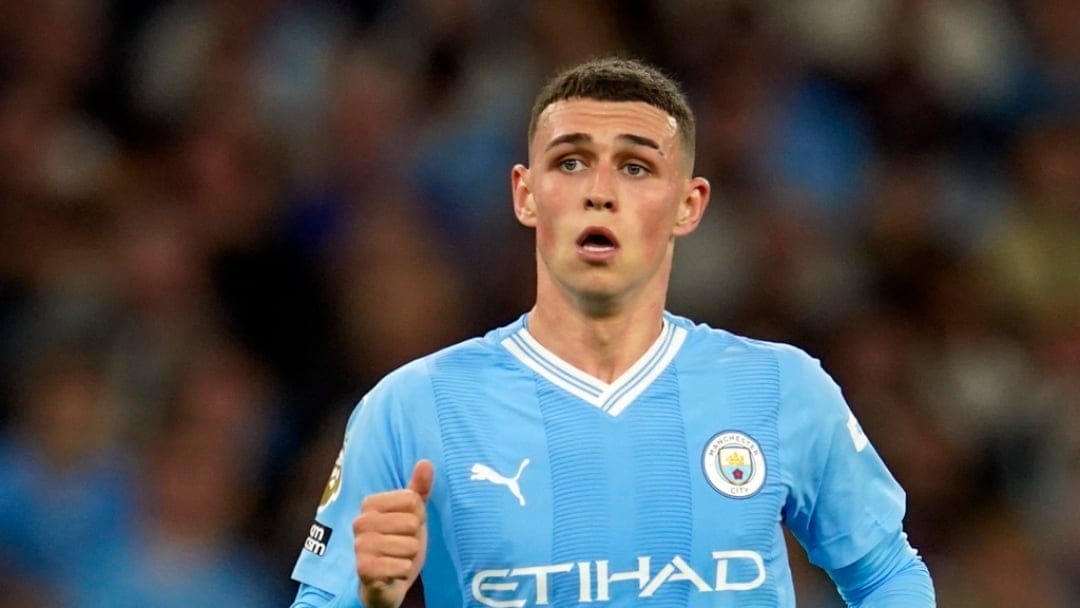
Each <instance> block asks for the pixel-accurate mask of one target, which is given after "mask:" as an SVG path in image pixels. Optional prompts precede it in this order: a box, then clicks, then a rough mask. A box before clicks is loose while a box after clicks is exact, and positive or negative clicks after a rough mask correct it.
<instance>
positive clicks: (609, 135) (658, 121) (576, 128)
mask: <svg viewBox="0 0 1080 608" xmlns="http://www.w3.org/2000/svg"><path fill="white" fill-rule="evenodd" d="M678 131H679V126H678V123H677V121H676V120H675V118H674V117H673V116H671V115H670V114H668V113H667V112H665V111H663V110H661V109H660V108H657V107H655V106H652V105H649V104H647V103H645V102H642V101H599V100H596V99H564V100H560V101H556V102H554V103H552V104H551V105H549V106H548V107H546V108H544V111H543V112H541V114H540V117H539V118H538V119H537V121H536V133H535V135H534V136H533V141H532V142H531V147H532V148H533V151H542V150H543V149H544V147H545V146H546V145H547V143H548V142H550V141H551V140H553V139H555V138H557V137H560V136H563V135H568V134H571V133H582V134H585V135H589V136H590V137H592V139H593V140H596V141H605V140H609V139H613V138H614V137H616V136H618V135H640V136H642V137H647V138H649V139H652V140H654V141H656V142H657V143H659V144H660V147H661V149H662V150H665V151H666V150H670V149H672V148H673V146H674V145H675V141H676V137H677V136H678Z"/></svg>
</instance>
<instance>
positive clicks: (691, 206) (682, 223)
mask: <svg viewBox="0 0 1080 608" xmlns="http://www.w3.org/2000/svg"><path fill="white" fill-rule="evenodd" d="M687 186H688V187H687V191H686V195H685V196H684V197H683V199H682V200H681V201H680V202H679V209H678V212H677V215H676V216H675V230H674V235H675V236H686V235H688V234H690V233H691V232H693V231H694V230H695V229H696V228H697V227H698V224H700V223H701V218H702V217H703V216H704V215H705V208H706V207H708V206H709V193H710V191H711V186H710V185H709V180H707V179H705V178H704V177H695V178H693V179H691V180H690V181H689V182H688V184H687Z"/></svg>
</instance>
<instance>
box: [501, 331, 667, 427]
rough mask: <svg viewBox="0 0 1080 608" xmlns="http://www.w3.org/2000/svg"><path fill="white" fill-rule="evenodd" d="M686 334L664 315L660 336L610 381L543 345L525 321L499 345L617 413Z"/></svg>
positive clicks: (554, 381)
mask: <svg viewBox="0 0 1080 608" xmlns="http://www.w3.org/2000/svg"><path fill="white" fill-rule="evenodd" d="M686 334H687V331H686V329H685V328H682V327H678V326H676V325H675V324H673V323H671V322H670V321H669V320H668V319H667V317H666V315H665V317H664V318H663V327H662V328H661V330H660V336H659V337H658V338H657V339H656V341H655V342H653V344H652V346H650V347H649V349H648V350H646V351H645V353H644V354H643V355H641V357H640V358H639V359H638V360H637V361H636V362H635V363H634V364H633V365H631V366H630V368H629V369H627V370H626V371H625V372H623V374H622V375H621V376H619V377H618V378H616V379H615V380H614V381H613V382H611V383H610V384H609V383H607V382H604V381H603V380H600V379H599V378H596V377H594V376H591V375H589V374H587V373H585V372H583V371H581V370H580V369H578V368H576V367H574V366H573V365H570V364H569V363H567V362H566V361H565V360H563V359H561V358H560V357H559V356H558V355H556V354H555V353H553V352H551V351H550V350H548V349H546V348H544V347H543V346H542V345H541V344H540V343H539V342H537V341H536V338H533V336H532V334H530V333H529V330H528V328H527V327H526V326H525V323H524V322H522V324H521V327H520V328H518V330H517V331H515V332H513V333H511V334H510V335H509V336H507V337H506V338H504V339H503V340H502V345H503V347H504V348H506V350H508V351H509V352H510V354H512V355H514V357H516V358H517V359H518V360H519V361H521V362H522V363H523V364H524V365H525V366H526V367H528V368H529V369H531V370H533V371H534V372H536V373H537V374H540V376H542V377H543V378H544V379H546V380H547V381H548V382H551V383H552V384H554V385H555V386H558V387H559V388H561V389H563V390H564V391H566V392H568V393H570V394H572V395H574V396H576V397H578V398H579V399H581V400H583V401H585V402H587V403H589V404H591V405H593V406H596V407H598V408H600V409H601V410H603V411H605V412H607V413H608V414H610V415H611V416H618V415H619V414H621V413H622V412H623V410H625V409H626V408H627V407H629V406H630V404H631V403H633V401H634V399H636V398H637V397H638V396H639V395H641V393H643V392H644V391H645V389H647V388H649V386H650V385H651V384H652V383H653V381H654V380H656V378H657V377H659V376H660V374H661V373H663V371H664V370H665V369H667V366H668V364H670V363H671V360H672V359H674V358H675V355H677V354H678V353H679V349H680V348H682V345H683V342H685V341H686Z"/></svg>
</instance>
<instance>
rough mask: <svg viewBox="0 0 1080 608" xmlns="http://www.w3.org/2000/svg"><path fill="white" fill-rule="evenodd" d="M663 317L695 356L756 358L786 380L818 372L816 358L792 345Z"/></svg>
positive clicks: (674, 317) (667, 316) (668, 315)
mask: <svg viewBox="0 0 1080 608" xmlns="http://www.w3.org/2000/svg"><path fill="white" fill-rule="evenodd" d="M665 318H666V319H668V321H669V322H671V323H673V324H674V325H675V326H676V327H679V328H682V329H683V330H685V331H686V347H687V349H688V350H689V351H690V352H691V353H692V354H693V355H694V356H697V357H701V356H713V357H717V358H736V359H756V360H759V361H760V362H761V363H762V364H767V365H769V364H771V365H774V366H775V367H776V368H777V371H778V372H779V373H780V374H781V375H783V376H785V377H787V376H801V375H803V374H807V373H810V374H812V373H813V372H814V370H815V369H816V370H819V371H820V369H821V364H820V362H819V361H818V360H817V359H815V358H814V357H812V356H811V355H810V354H808V353H807V352H806V351H804V350H803V349H801V348H799V347H798V346H794V345H792V344H787V343H784V342H772V341H769V340H759V339H756V338H750V337H747V336H741V335H738V334H735V333H732V332H730V331H727V330H724V329H717V328H715V327H711V326H710V325H708V324H705V323H694V322H693V321H690V320H689V319H686V318H684V317H679V316H676V315H671V314H666V315H665Z"/></svg>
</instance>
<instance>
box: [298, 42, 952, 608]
mask: <svg viewBox="0 0 1080 608" xmlns="http://www.w3.org/2000/svg"><path fill="white" fill-rule="evenodd" d="M693 158H694V118H693V115H692V114H691V111H690V109H689V107H688V105H687V102H686V100H685V98H684V97H683V94H682V93H681V92H680V90H679V88H678V86H677V85H676V84H675V83H674V82H672V81H671V80H670V79H668V78H667V77H665V76H664V75H662V74H661V73H660V72H658V71H657V70H655V69H653V68H651V67H649V66H646V65H644V64H641V63H638V62H635V61H630V60H623V59H603V60H596V61H592V62H589V63H585V64H582V65H579V66H577V67H574V68H571V69H570V70H568V71H565V72H563V73H562V74H559V75H558V76H556V77H555V78H554V79H553V80H552V81H551V82H550V83H548V85H547V86H546V87H545V88H544V89H543V90H542V91H541V92H540V94H539V97H538V98H537V100H536V103H535V105H534V107H533V112H532V118H531V122H530V125H529V164H528V166H524V165H517V166H515V167H514V168H513V170H512V173H511V185H512V189H513V201H514V212H515V213H516V214H517V218H518V220H519V221H520V222H521V223H522V224H524V225H525V226H528V227H530V228H533V229H534V230H535V236H536V260H537V264H536V269H537V292H536V303H535V306H534V307H533V308H532V309H531V310H530V311H528V312H527V313H526V314H524V315H522V316H521V317H520V318H519V319H517V320H516V321H514V322H513V323H511V324H510V325H508V326H506V327H502V328H499V329H495V330H493V331H491V332H489V333H488V334H487V335H485V336H484V337H482V338H476V339H472V340H469V341H466V342H463V343H461V344H457V345H455V346H452V347H450V348H447V349H445V350H442V351H439V352H437V353H434V354H432V355H429V356H427V357H424V358H422V359H419V360H417V361H414V362H412V363H409V364H408V365H405V366H404V367H402V368H400V369H398V370H396V371H394V372H393V373H391V374H390V375H388V376H387V377H386V378H385V379H383V380H382V381H381V382H380V383H379V384H378V385H377V386H376V387H375V388H374V389H373V390H372V391H371V392H370V393H369V394H367V395H366V396H365V397H364V398H363V399H362V400H361V402H360V404H359V405H358V406H357V408H356V410H355V411H354V412H353V415H352V417H351V418H350V419H349V422H348V424H347V427H346V430H345V444H344V447H343V449H342V452H341V454H340V455H339V457H338V460H337V463H336V465H335V467H334V471H333V473H332V475H331V477H330V482H329V484H328V486H327V489H326V491H325V493H324V494H323V496H322V500H321V502H320V504H319V506H318V510H317V512H316V516H315V520H316V522H315V524H314V525H312V527H311V529H310V534H309V538H308V539H307V542H306V543H305V545H304V549H303V551H301V554H300V558H299V560H298V562H297V564H296V568H295V570H294V572H293V578H295V579H296V580H297V581H299V582H300V583H301V585H300V589H299V592H298V594H297V598H296V602H295V603H294V606H297V607H300V606H307V607H311V606H335V607H340V606H357V605H358V602H359V605H363V606H367V607H369V608H381V607H384V606H390V607H396V606H399V605H400V604H401V602H402V601H403V598H404V596H405V593H406V591H407V590H408V588H409V586H410V585H412V583H413V582H414V581H415V580H416V579H417V577H418V576H420V575H421V574H422V576H423V581H424V593H425V599H426V604H427V605H428V606H429V607H432V608H434V607H444V606H491V607H495V608H523V607H531V606H548V605H550V606H570V605H574V606H577V605H598V606H616V605H618V606H644V607H648V606H691V607H694V606H769V607H776V606H781V607H788V606H794V605H795V598H794V591H793V587H792V581H791V572H790V568H789V565H788V559H787V554H786V549H785V543H784V535H783V531H782V526H787V528H789V529H790V530H791V532H792V533H793V534H794V535H795V537H796V538H798V539H799V541H800V542H801V543H802V544H803V546H804V547H805V548H806V550H807V552H808V555H809V557H810V559H811V561H813V562H814V563H815V564H817V565H818V566H820V567H822V568H824V569H825V570H826V571H827V572H828V573H829V575H830V576H831V577H832V579H833V580H834V581H835V583H836V585H837V587H838V589H839V591H840V593H841V595H842V596H843V598H844V599H845V600H846V601H847V602H848V604H849V605H852V606H871V605H872V606H875V607H888V606H902V607H904V608H918V607H923V606H933V605H934V593H933V588H932V584H931V580H930V576H929V573H928V571H927V569H926V567H925V566H924V565H923V563H922V561H921V560H920V559H919V557H918V556H917V554H916V552H915V551H914V550H913V549H912V548H911V546H910V545H909V543H908V541H907V537H906V536H905V534H904V531H903V528H902V518H903V515H904V493H903V491H902V490H901V488H900V487H899V486H898V485H897V483H896V481H895V480H894V479H893V478H892V476H891V475H890V474H889V472H888V470H887V469H886V468H885V465H884V464H883V463H882V461H881V459H880V458H879V457H878V455H877V453H876V452H875V450H874V448H873V447H872V446H871V445H870V443H869V441H868V440H867V438H866V436H865V435H864V434H863V433H862V431H861V430H860V429H859V426H858V423H857V422H856V420H855V418H854V416H853V415H852V413H851V411H850V410H849V408H848V406H847V404H846V403H845V402H844V398H843V397H842V396H841V393H840V390H839V388H838V387H837V386H836V384H835V383H834V382H833V381H832V380H831V379H830V378H829V376H828V375H826V373H825V372H824V371H822V369H821V367H820V366H819V365H818V363H817V361H816V360H814V359H812V358H811V357H809V356H808V355H806V354H805V353H803V352H802V351H800V350H798V349H797V348H794V347H791V346H785V345H781V344H775V343H768V342H761V341H757V340H751V339H747V338H743V337H739V336H736V335H732V334H731V333H728V332H725V331H722V330H718V329H713V328H710V327H707V326H704V325H695V324H694V323H692V322H691V321H689V320H687V319H685V318H682V317H679V316H676V315H674V314H671V313H669V312H667V311H665V308H664V305H665V298H666V293H667V287H668V279H669V274H670V270H671V263H672V252H673V247H674V243H675V240H676V239H677V238H678V237H681V236H684V235H686V234H689V233H690V232H691V231H693V230H694V229H695V227H696V226H697V225H698V223H699V221H700V220H701V218H702V214H703V213H704V211H705V207H706V205H707V204H708V200H709V183H708V182H707V181H706V180H705V179H703V178H701V177H693V173H692V171H693Z"/></svg>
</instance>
